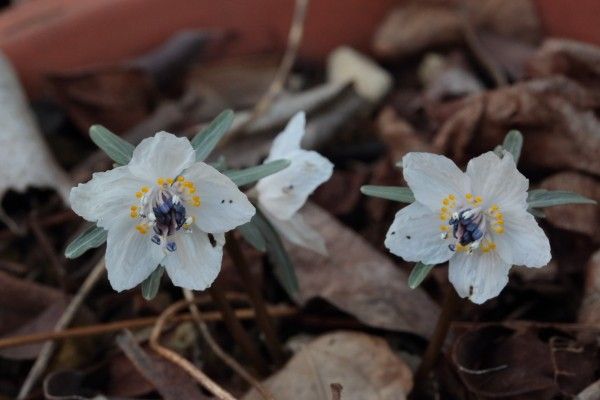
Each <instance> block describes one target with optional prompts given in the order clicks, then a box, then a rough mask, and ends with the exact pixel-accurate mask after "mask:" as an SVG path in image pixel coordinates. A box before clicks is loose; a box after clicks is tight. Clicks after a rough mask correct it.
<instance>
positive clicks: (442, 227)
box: [440, 225, 450, 232]
mask: <svg viewBox="0 0 600 400" xmlns="http://www.w3.org/2000/svg"><path fill="white" fill-rule="evenodd" d="M449 230H450V227H449V226H448V225H440V231H442V232H448V231H449Z"/></svg>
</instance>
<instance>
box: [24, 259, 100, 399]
mask: <svg viewBox="0 0 600 400" xmlns="http://www.w3.org/2000/svg"><path fill="white" fill-rule="evenodd" d="M103 273H104V258H102V260H100V261H99V262H98V263H97V264H96V265H95V266H94V268H93V269H92V271H91V272H90V274H89V275H88V276H87V278H86V279H85V281H84V282H83V284H82V285H81V287H80V288H79V290H78V291H77V294H76V295H75V297H73V299H72V300H71V302H70V303H69V305H68V306H67V308H66V309H65V312H64V313H63V315H62V316H61V317H60V319H59V320H58V322H57V323H56V325H55V326H54V331H55V332H59V331H61V330H63V329H64V328H65V327H66V326H67V325H69V324H70V323H71V321H72V320H73V318H74V317H75V314H76V313H77V310H79V307H81V305H82V304H83V301H84V300H85V298H86V297H87V295H88V294H89V293H90V292H91V290H92V289H93V288H94V286H95V285H96V283H97V282H98V280H99V279H100V277H101V276H102V274H103ZM54 348H55V343H54V342H49V343H46V344H45V345H44V346H43V347H42V350H41V351H40V354H39V355H38V357H37V359H36V360H35V363H34V364H33V367H32V368H31V370H30V371H29V374H28V375H27V378H26V379H25V382H24V383H23V386H22V387H21V390H20V391H19V395H18V396H17V399H24V398H25V397H27V395H28V394H29V392H30V391H31V389H32V388H33V386H34V385H35V383H36V382H37V380H38V379H39V377H40V375H42V374H43V373H44V370H45V369H46V367H47V366H48V362H49V361H50V357H52V353H53V352H54Z"/></svg>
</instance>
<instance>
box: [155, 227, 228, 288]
mask: <svg viewBox="0 0 600 400" xmlns="http://www.w3.org/2000/svg"><path fill="white" fill-rule="evenodd" d="M213 238H214V240H215V242H214V246H213V245H212V244H211V242H210V239H209V237H208V235H207V234H206V233H204V232H201V231H200V230H199V229H197V228H196V229H194V231H193V232H192V233H184V232H182V233H180V234H177V235H175V237H174V240H173V241H174V242H175V243H176V244H177V250H175V251H174V252H172V253H168V255H167V257H166V258H165V260H164V262H163V264H164V265H165V268H166V269H167V274H168V275H169V278H171V281H172V282H173V284H174V285H175V286H180V287H184V288H187V289H193V290H203V289H206V288H207V287H209V286H210V285H211V284H212V283H213V282H214V281H215V279H216V278H217V275H219V271H220V270H221V261H222V259H223V245H224V244H225V236H224V235H223V234H216V235H214V236H213Z"/></svg>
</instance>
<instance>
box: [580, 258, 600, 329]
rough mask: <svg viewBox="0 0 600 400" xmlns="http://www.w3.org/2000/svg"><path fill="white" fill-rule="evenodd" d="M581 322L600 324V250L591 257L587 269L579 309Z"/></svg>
mask: <svg viewBox="0 0 600 400" xmlns="http://www.w3.org/2000/svg"><path fill="white" fill-rule="evenodd" d="M579 322H581V323H582V324H594V325H597V324H600V250H598V251H596V252H595V253H594V254H593V255H592V256H591V257H590V259H589V261H588V263H587V266H586V268H585V289H584V293H583V300H582V302H581V307H580V309H579Z"/></svg>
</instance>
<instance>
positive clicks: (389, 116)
mask: <svg viewBox="0 0 600 400" xmlns="http://www.w3.org/2000/svg"><path fill="white" fill-rule="evenodd" d="M376 124H377V132H378V133H379V136H380V137H381V139H382V140H383V141H384V142H385V143H386V144H387V145H388V148H389V149H390V151H391V153H392V159H393V160H394V161H396V162H398V161H400V160H401V159H402V157H403V156H404V155H405V154H406V153H408V152H410V151H425V152H431V151H433V148H432V146H431V144H429V140H428V138H427V137H426V136H425V135H423V134H419V133H418V132H416V131H415V130H414V129H413V127H412V125H410V123H409V122H408V121H406V120H405V119H404V118H402V117H400V116H399V115H398V114H397V113H396V112H395V111H394V109H393V108H392V107H389V106H388V107H385V108H384V109H383V110H381V112H380V113H379V115H378V117H377V121H376Z"/></svg>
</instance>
